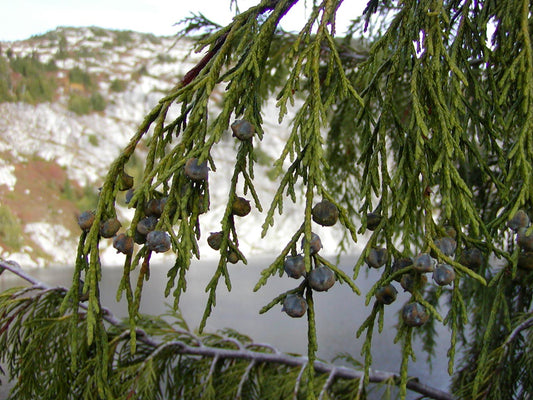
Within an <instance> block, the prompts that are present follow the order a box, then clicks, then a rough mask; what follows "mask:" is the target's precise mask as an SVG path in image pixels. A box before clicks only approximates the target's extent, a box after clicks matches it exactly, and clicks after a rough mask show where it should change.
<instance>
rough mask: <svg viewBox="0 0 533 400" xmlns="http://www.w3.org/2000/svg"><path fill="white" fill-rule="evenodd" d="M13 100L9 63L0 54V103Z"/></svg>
mask: <svg viewBox="0 0 533 400" xmlns="http://www.w3.org/2000/svg"><path fill="white" fill-rule="evenodd" d="M13 99H14V94H13V91H12V82H11V69H10V68H9V62H8V60H6V59H5V58H4V56H3V55H1V54H0V102H4V101H13Z"/></svg>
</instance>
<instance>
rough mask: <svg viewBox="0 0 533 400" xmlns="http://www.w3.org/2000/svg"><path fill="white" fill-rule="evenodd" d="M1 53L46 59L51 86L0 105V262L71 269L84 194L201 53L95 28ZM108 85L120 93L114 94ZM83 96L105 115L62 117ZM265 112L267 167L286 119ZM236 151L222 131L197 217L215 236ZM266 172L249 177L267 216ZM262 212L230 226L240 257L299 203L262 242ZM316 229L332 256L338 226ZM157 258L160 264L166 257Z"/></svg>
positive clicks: (265, 247) (274, 241)
mask: <svg viewBox="0 0 533 400" xmlns="http://www.w3.org/2000/svg"><path fill="white" fill-rule="evenodd" d="M1 46H2V49H3V51H6V49H8V51H9V53H10V56H11V57H12V58H13V57H19V58H22V57H36V58H37V59H38V60H39V61H40V62H42V63H50V62H53V63H54V64H55V66H56V67H57V68H56V69H54V71H55V72H54V73H55V79H56V80H57V82H59V84H58V87H57V90H56V96H55V97H54V100H53V101H50V102H40V103H37V104H34V105H32V104H28V103H26V102H2V103H0V115H1V118H0V221H2V211H3V212H4V213H6V215H7V217H9V213H11V216H14V218H11V223H12V224H13V225H14V226H15V227H16V225H17V224H18V226H19V228H20V235H21V237H22V238H21V240H20V241H19V242H18V246H17V245H13V243H11V244H10V243H8V242H7V241H6V240H4V241H2V234H1V233H2V231H1V230H0V257H3V258H10V259H15V260H16V261H19V262H20V263H21V264H23V265H26V266H45V265H47V264H72V263H73V260H74V257H75V249H76V243H77V236H78V234H79V228H78V227H77V225H76V215H77V214H78V213H79V212H80V211H81V210H83V207H82V205H81V203H83V204H84V205H85V204H87V201H86V200H87V198H90V197H91V196H90V194H91V192H92V194H93V197H94V193H96V190H97V188H98V187H99V186H100V185H101V183H102V181H103V177H104V175H105V173H106V171H107V168H108V167H109V165H110V163H111V162H112V161H113V160H114V159H115V157H116V156H117V155H118V154H119V152H120V151H121V149H122V148H123V147H124V146H125V145H126V144H127V143H128V141H129V138H130V137H131V136H132V135H133V133H134V132H135V129H136V127H137V125H138V124H139V123H140V122H141V121H142V120H143V117H144V115H145V114H146V113H147V112H148V111H149V110H150V109H151V108H152V107H153V106H154V105H156V104H157V102H158V101H159V99H160V98H161V97H162V96H163V94H164V93H165V91H166V90H168V89H169V88H170V87H172V86H173V85H175V84H176V82H177V81H178V79H179V77H181V76H183V75H184V74H185V73H186V71H188V70H189V69H190V68H191V67H192V66H193V65H194V64H195V62H196V61H197V60H198V59H199V57H200V55H194V54H193V55H192V56H191V57H190V58H188V59H187V60H185V59H184V58H185V56H186V55H187V54H188V53H189V50H190V43H188V42H186V41H179V42H176V40H175V38H172V37H154V36H152V35H146V34H139V33H136V32H120V31H108V30H103V29H100V28H58V29H57V30H55V31H52V32H49V33H48V34H45V35H43V36H40V37H34V38H31V39H28V40H26V41H20V42H13V43H6V42H4V43H1ZM73 69H74V70H75V69H79V70H82V71H84V72H85V73H87V74H90V76H91V77H92V78H93V82H92V86H91V85H89V84H87V85H81V84H80V83H77V82H75V81H74V79H73V72H72V71H73ZM15 78H16V77H15ZM117 82H118V83H122V84H123V85H124V87H122V88H120V90H113V87H114V85H116V84H117ZM89 91H92V92H94V93H96V92H97V93H98V94H100V95H102V96H103V98H105V101H106V106H105V109H104V110H103V111H98V112H95V111H93V112H89V113H82V114H80V113H76V112H73V111H70V110H69V109H71V108H72V107H71V103H70V101H71V99H72V97H73V96H75V95H81V96H86V97H87V96H89V94H90V93H89ZM94 93H93V94H94ZM264 114H265V115H264V120H265V124H264V126H263V128H264V130H265V133H266V134H265V137H264V139H263V141H262V142H261V143H258V142H257V143H255V145H256V146H257V147H259V148H260V149H261V150H262V151H263V153H264V154H266V155H267V156H268V157H269V158H271V159H272V160H275V159H276V158H277V157H278V155H279V153H280V151H281V149H282V148H283V145H284V139H285V137H286V132H288V129H287V125H288V120H289V119H287V118H286V120H285V122H284V124H283V125H280V124H278V122H277V117H278V116H277V110H276V109H275V106H274V102H273V101H272V102H269V103H268V104H267V106H266V107H265V109H264ZM236 149H237V146H236V143H235V141H234V140H233V139H232V138H231V135H230V133H229V132H228V135H227V138H224V140H223V141H222V142H221V143H219V144H218V145H217V146H216V147H215V149H214V152H213V157H214V160H215V162H216V165H217V171H216V172H213V173H211V175H210V194H211V210H210V211H209V212H208V213H207V214H205V215H203V216H202V217H201V218H202V219H201V223H202V232H204V233H209V232H211V231H216V230H218V229H219V228H218V227H219V225H220V219H221V217H222V215H223V212H224V205H225V198H226V197H227V194H228V190H229V180H230V177H231V174H232V172H233V162H234V160H235V157H234V155H235V154H236ZM270 167H271V166H270V165H263V166H258V169H257V173H256V178H255V182H256V188H257V190H258V192H259V195H260V197H261V202H262V206H263V209H268V207H269V204H270V200H271V198H272V196H273V194H274V192H275V190H276V189H277V182H276V181H272V180H270V179H269V178H268V175H267V174H268V171H269V168H270ZM43 171H47V172H46V174H45V173H43ZM88 193H89V194H88ZM6 210H7V211H6ZM131 214H132V213H131V210H128V209H126V208H125V207H121V209H120V212H119V218H120V219H121V221H122V225H123V227H125V228H127V226H128V219H129V218H130V217H131ZM264 215H265V212H263V214H261V213H259V212H257V210H253V211H252V214H251V215H250V216H248V217H246V219H241V220H239V221H238V222H237V224H238V225H237V227H238V233H239V236H240V238H241V239H240V240H241V241H240V247H241V250H242V251H243V252H244V254H245V255H247V256H248V257H249V256H254V255H264V254H275V252H279V251H280V250H281V249H282V248H283V247H284V245H285V244H286V241H287V240H288V239H289V238H290V237H291V236H292V234H293V233H294V231H295V230H296V229H298V227H299V226H300V224H301V221H302V215H303V207H302V203H299V204H292V203H291V202H287V203H286V207H285V208H284V216H283V218H278V219H277V221H276V224H275V226H274V227H273V228H271V230H270V231H269V233H268V235H267V237H266V238H265V239H261V237H260V232H261V225H262V223H263V219H264ZM7 217H6V218H7ZM316 231H317V233H319V234H320V235H321V237H322V239H323V242H324V245H325V249H326V251H327V250H329V252H331V253H332V252H334V250H335V249H336V243H337V241H338V238H339V237H340V232H339V230H338V228H337V229H335V228H334V229H332V228H321V227H317V229H316ZM110 245H111V241H110V240H109V241H107V242H105V243H103V245H102V248H103V249H104V250H103V261H104V263H107V264H118V263H120V262H121V261H122V257H121V256H119V255H117V254H116V253H115V251H114V249H113V248H112V247H110ZM200 251H201V254H202V257H203V258H214V257H216V256H217V255H218V253H216V252H215V251H213V250H212V249H210V248H209V247H208V246H207V245H206V243H205V238H204V237H202V239H201V248H200ZM159 257H161V260H163V261H164V258H165V257H169V255H167V256H159Z"/></svg>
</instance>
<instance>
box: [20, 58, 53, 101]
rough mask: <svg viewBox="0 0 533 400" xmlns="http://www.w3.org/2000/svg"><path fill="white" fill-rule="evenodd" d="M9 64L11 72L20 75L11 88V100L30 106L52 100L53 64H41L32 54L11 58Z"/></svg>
mask: <svg viewBox="0 0 533 400" xmlns="http://www.w3.org/2000/svg"><path fill="white" fill-rule="evenodd" d="M9 64H10V67H11V69H12V71H13V72H15V73H17V74H20V79H19V80H18V81H17V82H16V84H14V85H13V88H12V90H13V93H14V99H13V100H15V99H16V100H17V101H24V102H27V103H31V104H36V103H40V102H43V101H52V100H53V98H54V96H55V90H56V88H57V80H56V78H55V76H54V75H53V74H52V73H51V72H53V71H54V64H53V63H50V62H49V63H47V64H43V63H42V62H41V61H39V58H38V57H37V56H36V55H35V54H33V55H31V56H25V57H18V56H17V57H14V58H11V59H10V63H9Z"/></svg>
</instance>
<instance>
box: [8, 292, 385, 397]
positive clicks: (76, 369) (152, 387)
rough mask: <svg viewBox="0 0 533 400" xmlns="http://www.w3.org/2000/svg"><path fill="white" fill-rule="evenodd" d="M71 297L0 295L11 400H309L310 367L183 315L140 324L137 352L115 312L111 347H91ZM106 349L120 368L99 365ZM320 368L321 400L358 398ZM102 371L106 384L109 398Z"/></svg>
mask: <svg viewBox="0 0 533 400" xmlns="http://www.w3.org/2000/svg"><path fill="white" fill-rule="evenodd" d="M65 292H66V291H65V289H64V288H56V289H49V288H46V287H40V284H39V283H36V282H35V284H34V286H33V287H31V288H20V287H19V288H13V289H9V290H7V291H4V292H3V293H1V294H0V310H1V311H2V312H1V313H0V345H1V348H2V349H4V350H3V351H1V352H0V361H1V362H2V364H3V365H5V366H6V367H7V369H8V371H9V375H8V376H7V378H8V379H10V381H12V382H13V384H14V386H13V388H12V389H11V393H10V398H12V399H28V400H29V399H51V398H61V399H66V400H69V399H72V400H80V399H83V400H93V399H94V400H96V399H102V398H114V399H128V398H139V399H141V398H142V399H166V400H171V399H176V400H178V399H179V400H185V399H191V400H192V399H198V398H212V399H235V398H243V399H278V398H280V399H281V398H289V397H291V396H292V395H293V393H295V390H296V391H297V392H299V393H300V394H299V397H300V396H301V397H302V398H305V397H307V394H306V391H307V390H308V388H306V386H305V379H306V378H305V377H304V376H302V375H301V371H302V367H303V366H304V365H305V359H304V358H302V357H299V356H289V355H285V354H280V353H279V352H276V351H275V349H272V348H270V347H269V346H264V345H260V344H256V343H254V342H252V340H251V339H250V338H249V337H247V336H244V335H242V334H239V333H237V332H234V331H232V330H230V329H226V330H223V331H220V332H217V333H215V334H202V335H197V334H194V333H193V332H191V331H190V330H189V327H188V326H187V324H186V323H185V321H184V320H183V319H182V317H181V315H180V314H179V313H178V312H173V313H172V314H169V315H167V316H166V318H158V317H153V316H150V317H145V316H140V318H139V321H138V328H139V330H140V332H142V335H141V336H140V337H139V340H138V342H137V346H136V350H135V352H132V349H131V347H130V341H129V337H128V336H129V335H128V332H129V328H128V324H127V321H126V322H125V323H123V322H121V321H118V320H116V319H115V318H114V317H113V315H111V314H109V313H107V314H106V315H105V319H106V320H107V324H108V326H109V327H108V329H107V334H106V335H105V343H102V342H100V343H93V344H91V345H89V344H88V343H87V337H86V332H87V320H86V314H85V310H83V309H81V310H80V311H79V314H73V313H72V312H70V311H69V312H68V313H67V314H63V313H62V312H60V310H59V308H60V305H61V304H62V302H65V297H64V296H65ZM67 301H69V300H67ZM70 304H72V303H70ZM69 309H70V308H69ZM69 330H71V335H69V334H66V333H67V332H68V331H69ZM65 349H69V351H65ZM104 349H105V350H106V351H108V352H109V353H110V354H109V358H108V360H113V362H112V363H111V362H110V363H109V364H106V365H102V364H101V362H100V361H99V352H100V351H102V350H104ZM216 354H218V356H216V357H215V355H216ZM102 367H104V368H105V371H103V370H102ZM319 367H320V369H321V370H322V372H317V373H316V375H315V379H316V386H315V389H314V395H318V394H319V393H321V392H324V394H326V395H327V396H328V397H327V398H330V399H348V398H354V396H355V395H356V393H358V392H359V391H360V388H359V384H358V379H357V376H360V375H358V373H357V372H356V371H355V369H352V368H344V371H343V372H344V374H346V372H348V375H345V376H344V377H343V376H342V373H339V372H340V371H336V374H335V375H334V376H333V378H332V376H331V375H330V372H333V371H334V370H333V369H332V366H330V365H327V364H323V363H322V364H320V366H319ZM99 370H100V371H99ZM98 372H100V373H104V374H105V376H106V382H105V389H103V390H102V388H101V386H100V385H101V384H102V382H99V381H98V379H99V374H98ZM354 377H355V379H354ZM390 383H392V382H390ZM295 387H296V388H298V387H299V389H295Z"/></svg>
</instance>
